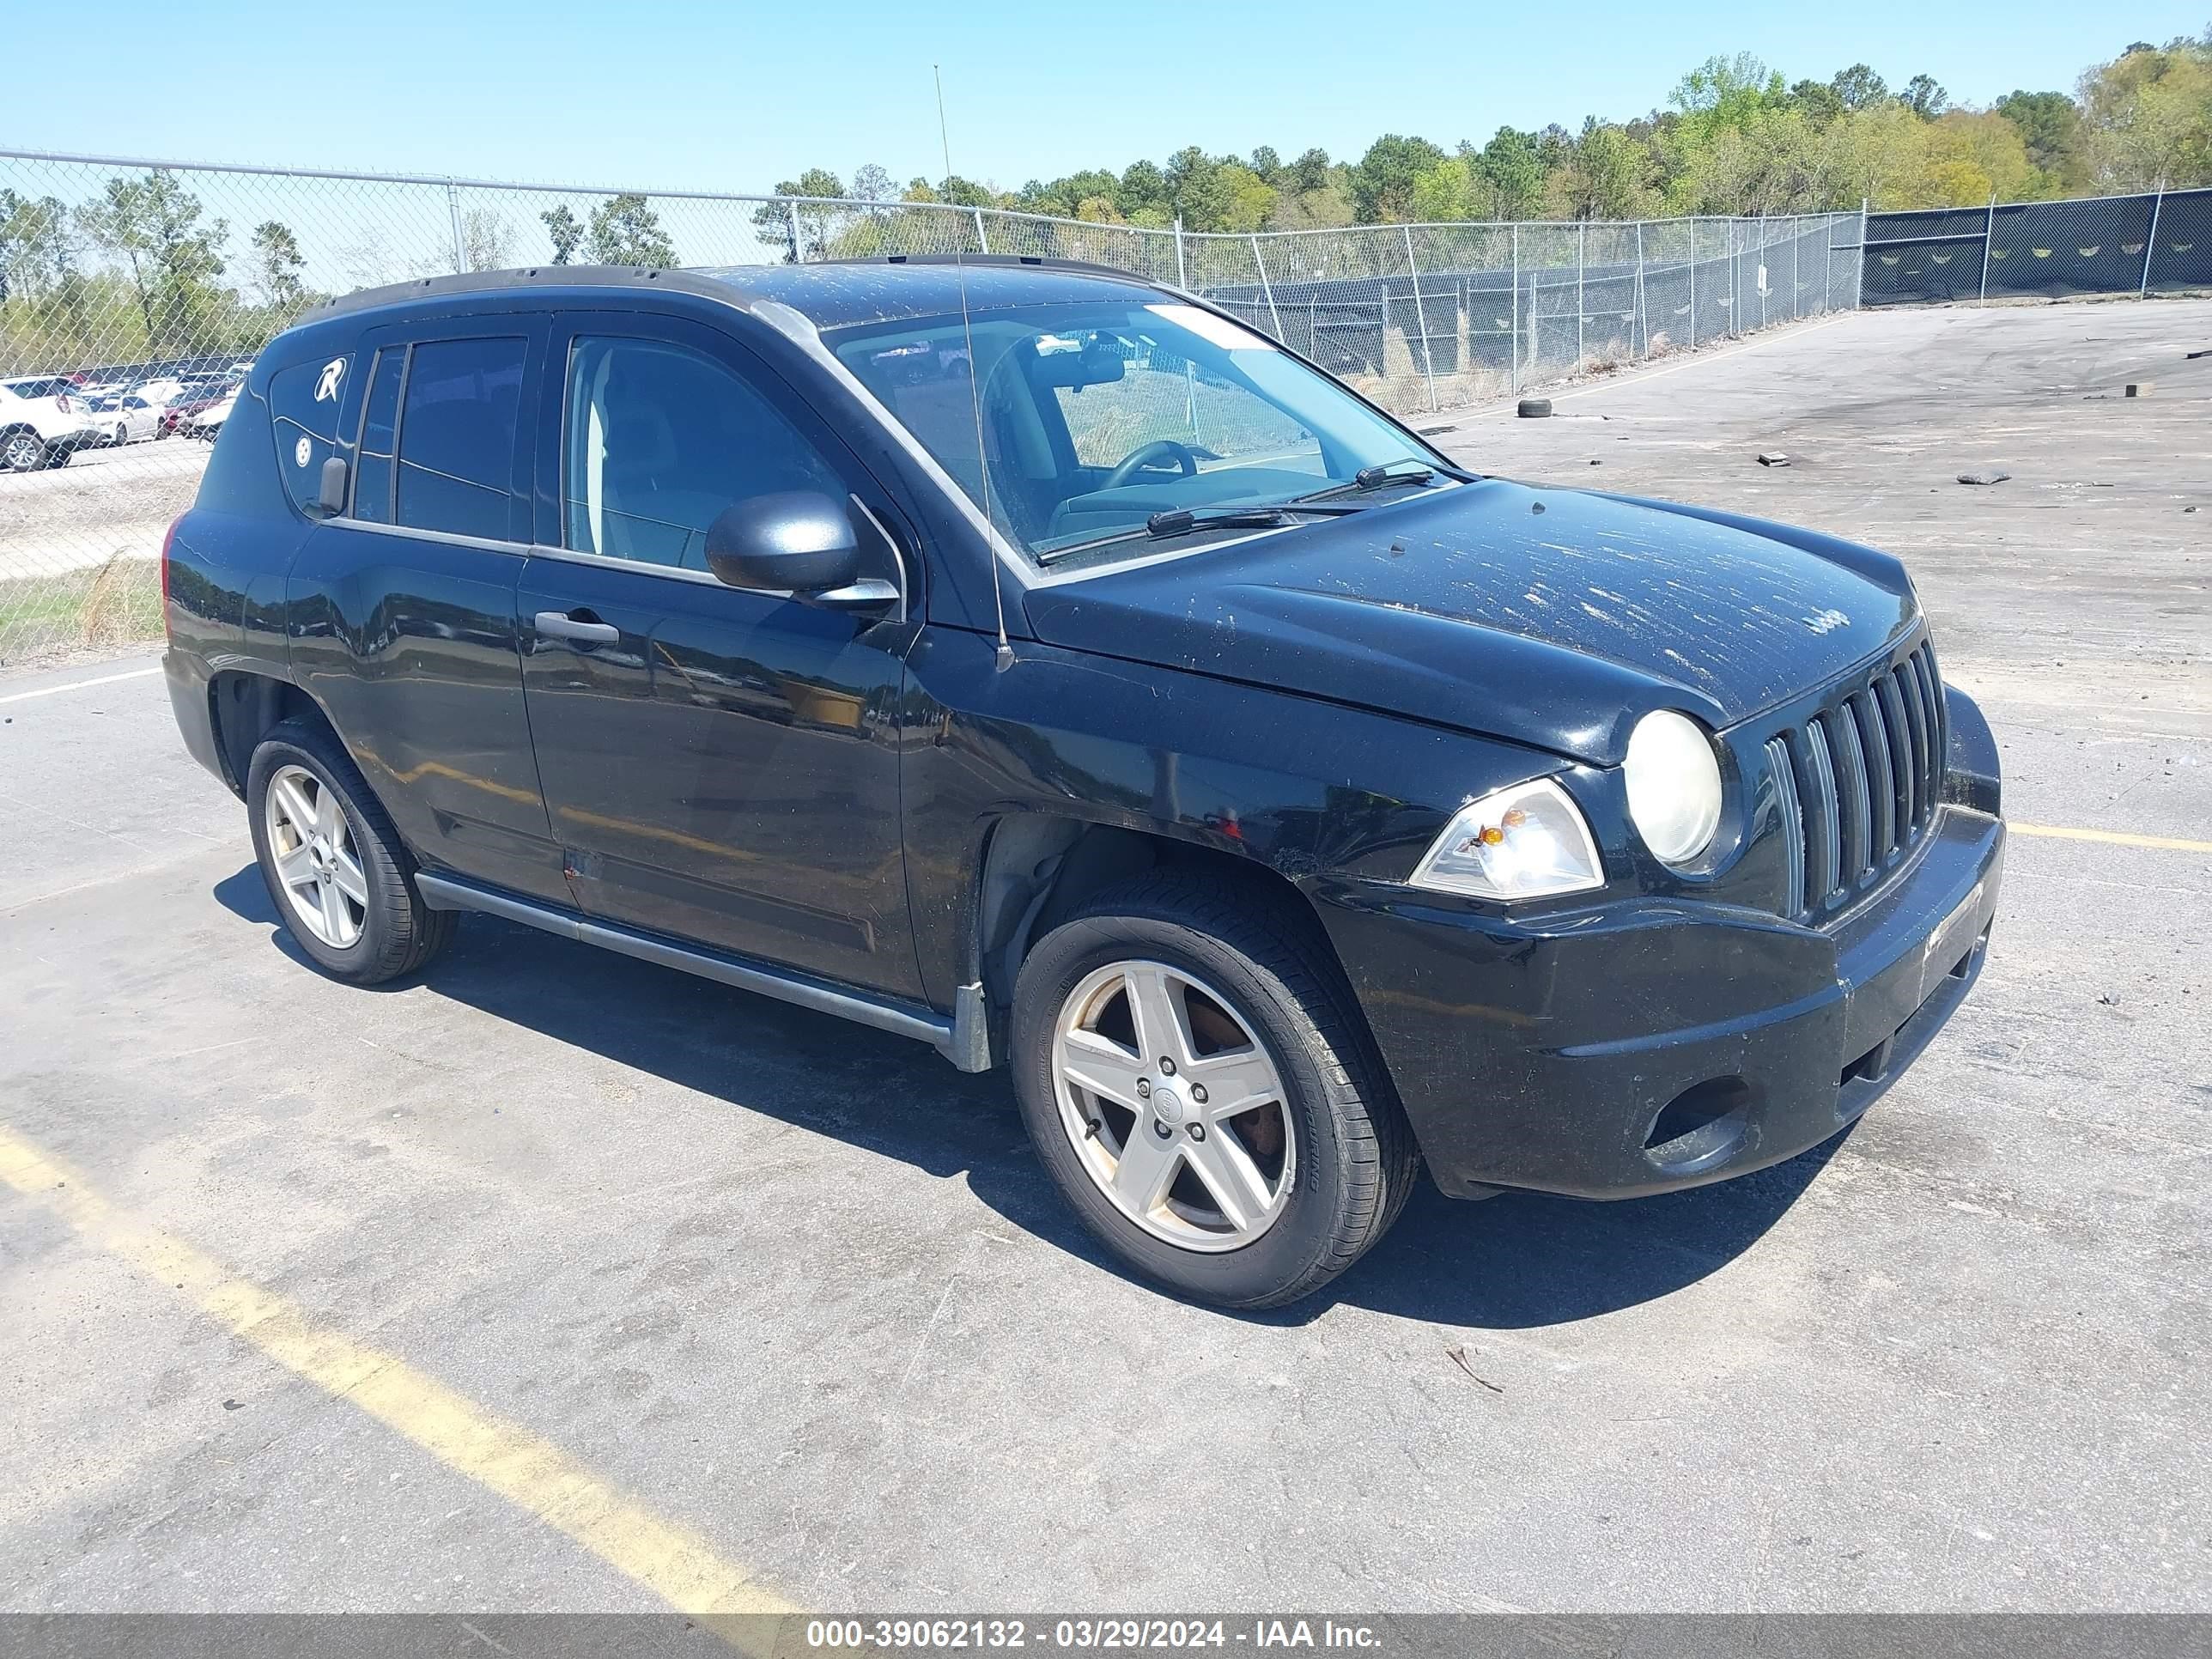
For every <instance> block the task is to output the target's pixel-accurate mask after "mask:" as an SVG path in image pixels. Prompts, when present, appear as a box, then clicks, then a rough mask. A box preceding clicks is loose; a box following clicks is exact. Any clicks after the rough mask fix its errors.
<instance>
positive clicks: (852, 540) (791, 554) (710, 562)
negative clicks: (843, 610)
mask: <svg viewBox="0 0 2212 1659" xmlns="http://www.w3.org/2000/svg"><path fill="white" fill-rule="evenodd" d="M707 568H708V569H709V570H711V571H713V572H714V574H715V575H716V576H717V577H719V578H720V580H723V581H724V582H726V583H727V584H728V585H729V586H732V587H744V588H753V589H759V590H763V591H765V592H771V593H780V592H788V593H790V594H791V595H792V596H793V598H794V599H803V600H805V601H807V602H808V603H810V604H814V605H836V606H840V607H843V606H849V605H874V604H878V603H887V602H889V601H890V600H893V599H896V598H897V597H898V590H897V589H896V588H894V587H893V586H891V585H890V583H889V582H883V581H866V582H864V581H861V580H859V577H860V536H859V534H858V533H857V532H855V531H854V528H853V519H852V515H851V514H850V513H848V512H847V511H846V510H845V507H844V506H843V504H842V503H841V502H838V501H832V500H831V499H830V498H829V496H827V495H821V494H819V493H817V492H816V491H814V490H811V489H793V490H786V491H783V492H781V493H779V494H776V495H756V496H754V497H752V498H751V499H750V501H738V502H737V503H735V504H734V505H732V506H731V507H726V508H724V509H723V511H722V513H721V514H720V516H719V517H718V518H716V519H715V520H714V523H712V524H711V525H708V526H707Z"/></svg>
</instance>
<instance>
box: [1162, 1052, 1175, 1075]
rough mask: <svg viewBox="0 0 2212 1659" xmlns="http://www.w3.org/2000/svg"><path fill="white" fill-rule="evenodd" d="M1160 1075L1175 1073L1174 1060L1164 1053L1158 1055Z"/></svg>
mask: <svg viewBox="0 0 2212 1659" xmlns="http://www.w3.org/2000/svg"><path fill="white" fill-rule="evenodd" d="M1160 1075H1161V1076H1162V1077H1173V1076H1174V1075H1175V1061H1173V1060H1170V1059H1169V1058H1168V1057H1167V1056H1166V1055H1165V1054H1162V1055H1161V1056H1160Z"/></svg>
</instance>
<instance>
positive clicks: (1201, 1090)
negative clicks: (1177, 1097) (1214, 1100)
mask: <svg viewBox="0 0 2212 1659" xmlns="http://www.w3.org/2000/svg"><path fill="white" fill-rule="evenodd" d="M1190 1097H1191V1098H1192V1099H1193V1100H1194V1101H1196V1102H1197V1103H1199V1104H1200V1105H1201V1106H1203V1105H1205V1104H1206V1085H1204V1084H1203V1083H1194V1084H1192V1085H1190Z"/></svg>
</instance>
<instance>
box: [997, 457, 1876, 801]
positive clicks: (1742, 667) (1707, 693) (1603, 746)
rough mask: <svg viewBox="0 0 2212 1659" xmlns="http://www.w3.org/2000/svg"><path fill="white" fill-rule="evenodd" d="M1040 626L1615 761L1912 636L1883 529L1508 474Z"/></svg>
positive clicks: (1176, 568)
mask: <svg viewBox="0 0 2212 1659" xmlns="http://www.w3.org/2000/svg"><path fill="white" fill-rule="evenodd" d="M1027 607H1028V615H1029V617H1030V625H1031V626H1032V627H1033V628H1034V629H1035V630H1036V635H1037V637H1038V638H1040V639H1042V640H1043V641H1046V642H1047V643H1048V644H1052V645H1057V646H1061V647H1066V648H1067V649H1070V650H1078V651H1097V652H1103V653H1106V654H1108V655H1111V656H1116V657H1121V658H1125V659H1129V660H1132V661H1136V662H1148V663H1153V664H1157V665H1159V666H1161V667H1164V668H1180V669H1188V670H1192V671H1196V672H1200V673H1205V674H1214V675H1219V676H1222V677H1225V678H1231V679H1238V680H1245V681H1249V682H1251V683H1253V684H1260V685H1267V686H1273V687H1276V688H1278V689H1280V690H1286V691H1298V692H1305V693H1310V694H1312V695H1316V696H1324V697H1328V698H1330V699H1331V700H1333V701H1336V702H1348V703H1356V704H1358V705H1360V706H1362V707H1365V708H1377V709H1381V710H1383V711H1386V712H1389V713H1395V714H1407V715H1411V716H1413V717H1415V718H1418V719H1421V720H1431V721H1434V722H1437V723H1438V724H1441V725H1446V726H1455V727H1457V728H1459V729H1460V730H1462V731H1467V732H1479V733H1482V734H1485V735H1488V736H1492V737H1499V738H1507V739H1509V740H1510V741H1513V742H1516V743H1526V744H1534V745H1536V746H1537V747H1540V748H1543V749H1548V750H1553V751H1554V752H1556V753H1559V754H1562V755H1567V756H1570V757H1573V758H1576V759H1578V760H1583V761H1587V762H1591V763H1597V764H1607V765H1609V764H1612V763H1615V762H1618V761H1619V760H1620V758H1621V757H1622V755H1623V754H1624V753H1625V752H1626V747H1627V742H1628V732H1629V729H1630V728H1631V727H1632V726H1634V725H1635V723H1636V721H1637V720H1638V718H1639V717H1641V716H1642V715H1643V714H1645V713H1647V712H1648V711H1650V709H1653V708H1662V707H1665V708H1680V709H1682V710H1684V711H1685V712H1686V713H1689V714H1694V715H1696V716H1698V717H1699V719H1701V720H1704V721H1705V723H1706V724H1707V725H1709V726H1715V727H1721V726H1733V725H1735V723H1736V722H1737V721H1739V720H1747V719H1748V718H1750V717H1751V716H1752V715H1753V714H1758V713H1759V712H1760V711H1761V710H1763V709H1765V708H1771V707H1772V706H1773V705H1775V704H1777V703H1778V702H1784V701H1785V700H1786V699H1788V698H1790V697H1791V696H1795V695H1796V694H1797V693H1799V692H1802V691H1804V690H1808V689H1810V688H1812V687H1814V686H1816V685H1819V684H1823V683H1824V682H1826V681H1827V680H1829V679H1832V678H1836V677H1837V676H1839V675H1841V674H1842V673H1844V671H1846V670H1847V669H1849V668H1850V667H1852V666H1853V665H1856V664H1857V663H1860V662H1863V661H1865V660H1866V659H1869V658H1871V657H1873V656H1874V655H1875V653H1878V652H1881V650H1883V649H1884V648H1885V647H1888V646H1891V645H1893V644H1894V643H1896V642H1897V641H1899V639H1900V638H1901V637H1902V636H1903V635H1905V634H1907V633H1909V632H1910V631H1911V629H1912V628H1913V627H1914V625H1915V622H1916V619H1917V614H1918V607H1917V603H1916V601H1915V599H1914V598H1913V592H1912V585H1911V582H1910V581H1908V580H1906V578H1905V571H1904V567H1903V566H1901V565H1899V563H1898V562H1897V561H1896V560H1894V559H1893V558H1890V557H1889V556H1887V555H1886V554H1882V553H1878V552H1875V551H1874V550H1872V549H1870V548H1864V547H1859V546H1857V545H1855V544H1852V543H1849V542H1844V541H1840V540H1838V539H1837V538H1833V537H1828V536H1823V535H1821V534H1820V533H1819V532H1813V531H1804V530H1795V529H1791V528H1789V527H1787V526H1781V525H1773V524H1767V523H1765V522H1763V521H1761V520H1754V519H1745V518H1741V517H1737V516H1735V515H1734V514H1729V513H1716V512H1711V511H1709V510H1706V509H1703V508H1694V507H1678V506H1674V505H1673V504H1671V503H1668V502H1662V501H1638V500H1633V499H1631V498H1628V497H1625V496H1613V495H1595V494H1591V493H1589V492H1585V491H1582V490H1574V489H1541V488H1532V487H1530V486H1528V485H1524V484H1518V483H1510V482H1508V481H1506V480H1504V479H1499V478H1486V479H1481V480H1479V481H1477V482H1475V483H1471V484H1467V485H1463V486H1462V487H1460V488H1458V489H1447V490H1442V491H1438V492H1436V493H1434V494H1431V495H1422V496H1419V497H1416V498H1413V499H1412V500H1408V501H1403V502H1399V503H1395V504H1392V505H1389V506H1383V507H1371V508H1370V509H1368V510H1367V511H1365V512H1362V513H1350V514H1346V516H1344V517H1342V518H1338V519H1329V520H1322V521H1320V522H1319V523H1315V524H1308V525H1304V526H1300V527H1298V528H1297V529H1294V530H1286V531H1282V532H1275V533H1272V534H1268V535H1264V536H1261V537H1259V538H1255V539H1254V540H1251V541H1248V542H1243V543H1239V544H1236V545H1234V546H1231V547H1225V548H1219V549H1216V550H1210V551H1201V552H1199V553H1195V554H1193V555H1190V556H1187V557H1183V558H1173V559H1164V560H1161V561H1159V562H1156V563H1152V564H1146V565H1139V566H1135V567H1133V568H1127V569H1124V570H1121V571H1115V572H1110V573H1108V574H1100V575H1097V576H1093V577H1090V578H1087V579H1084V580H1074V581H1069V582H1065V583H1061V584H1057V585H1054V586H1046V587H1040V588H1034V589H1031V590H1030V592H1029V594H1028V595H1027Z"/></svg>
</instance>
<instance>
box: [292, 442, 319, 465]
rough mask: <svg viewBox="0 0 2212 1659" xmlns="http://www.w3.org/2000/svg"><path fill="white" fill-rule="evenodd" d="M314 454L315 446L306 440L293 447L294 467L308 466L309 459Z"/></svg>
mask: <svg viewBox="0 0 2212 1659" xmlns="http://www.w3.org/2000/svg"><path fill="white" fill-rule="evenodd" d="M314 453H315V446H314V445H313V443H311V442H310V441H308V440H307V439H305V438H302V439H301V440H300V441H299V442H297V443H295V444H294V445H293V446H292V460H293V463H294V465H298V466H305V465H307V462H308V459H309V458H310V457H312V456H313V454H314Z"/></svg>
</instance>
